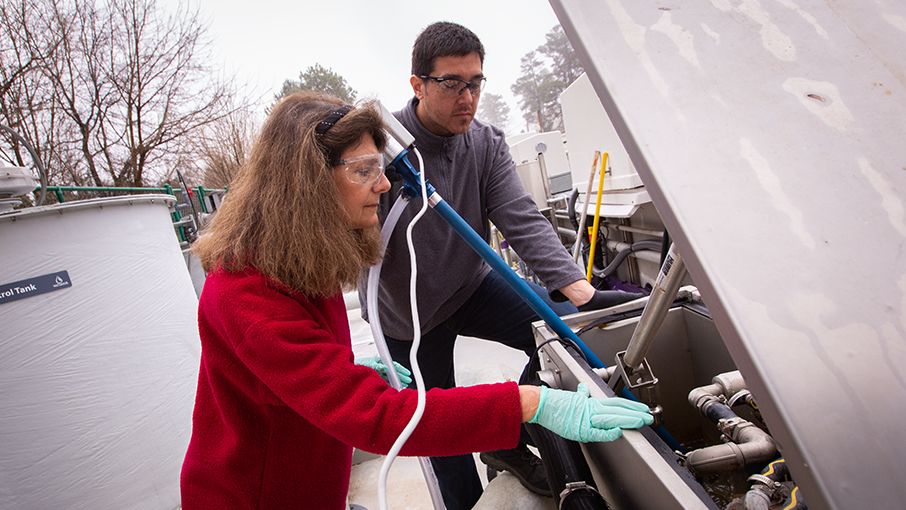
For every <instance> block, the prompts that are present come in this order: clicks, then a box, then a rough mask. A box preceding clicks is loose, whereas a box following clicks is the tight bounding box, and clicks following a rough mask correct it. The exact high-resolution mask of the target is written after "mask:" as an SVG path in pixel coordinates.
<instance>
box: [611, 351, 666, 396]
mask: <svg viewBox="0 0 906 510" xmlns="http://www.w3.org/2000/svg"><path fill="white" fill-rule="evenodd" d="M625 356H626V351H620V352H618V353H617V355H616V357H615V361H616V363H615V365H616V367H617V370H616V373H615V374H614V375H615V376H616V377H611V378H610V381H608V383H607V384H608V386H610V388H611V389H614V390H615V389H616V388H617V385H618V384H619V382H620V381H621V380H622V381H623V384H625V385H626V387H627V388H629V389H630V390H634V389H636V388H644V387H645V386H654V385H655V384H657V377H655V376H654V373H653V372H652V371H651V366H650V365H649V364H648V359H647V358H642V364H641V365H639V366H638V367H629V366H627V365H626V362H625V361H624V359H623V358H624V357H625Z"/></svg>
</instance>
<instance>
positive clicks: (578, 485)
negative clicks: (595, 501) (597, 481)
mask: <svg viewBox="0 0 906 510" xmlns="http://www.w3.org/2000/svg"><path fill="white" fill-rule="evenodd" d="M579 491H591V492H594V493H595V494H597V495H598V497H600V498H601V499H604V496H601V493H600V492H598V489H596V488H594V487H593V486H591V485H588V484H587V483H585V482H584V481H579V482H567V484H566V485H565V486H564V487H563V490H562V491H560V504H559V505H558V506H557V508H558V509H559V510H563V504H564V502H565V501H566V498H567V496H569V495H570V494H572V493H574V492H579Z"/></svg>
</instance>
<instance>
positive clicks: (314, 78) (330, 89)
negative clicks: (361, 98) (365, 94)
mask: <svg viewBox="0 0 906 510" xmlns="http://www.w3.org/2000/svg"><path fill="white" fill-rule="evenodd" d="M300 90H314V91H318V92H324V93H327V94H330V95H333V96H336V97H338V98H339V99H342V100H343V101H345V102H347V103H353V102H355V95H356V91H355V90H353V89H352V87H350V86H349V85H347V83H346V79H345V78H343V77H342V76H340V75H339V74H337V73H336V72H334V70H333V69H331V68H329V67H327V68H325V67H322V66H321V65H320V64H315V65H313V66H309V67H308V69H306V70H305V71H302V72H301V73H299V80H298V81H297V80H286V81H284V82H283V88H282V89H281V90H280V94H279V95H277V97H275V98H274V99H275V100H279V99H280V98H282V97H284V96H286V95H288V94H292V93H293V92H298V91H300Z"/></svg>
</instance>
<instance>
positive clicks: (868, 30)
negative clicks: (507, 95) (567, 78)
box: [551, 0, 906, 508]
mask: <svg viewBox="0 0 906 510" xmlns="http://www.w3.org/2000/svg"><path fill="white" fill-rule="evenodd" d="M551 3H552V5H553V7H554V11H555V12H556V13H557V16H558V17H559V19H560V21H561V24H562V25H563V28H564V30H565V31H566V33H567V35H568V37H569V38H570V41H571V42H572V43H573V47H574V48H576V50H577V52H578V53H579V54H580V57H581V58H582V60H583V63H584V65H585V69H586V71H587V72H588V74H589V77H590V78H591V81H592V84H593V86H594V88H595V90H596V92H597V94H598V96H599V98H600V99H601V102H602V104H603V105H604V108H605V109H606V110H607V112H608V115H609V116H610V117H611V119H613V122H614V124H615V127H616V129H617V132H618V133H619V135H620V138H621V140H622V142H623V144H624V145H625V147H626V149H627V150H628V152H629V155H630V158H631V159H632V161H633V164H634V165H635V167H636V169H637V170H638V172H639V174H640V175H641V177H642V179H643V181H644V183H645V185H646V187H647V188H648V190H649V192H650V193H651V196H652V199H653V200H654V203H655V205H656V207H657V209H658V211H659V212H660V213H661V215H662V216H663V219H664V223H665V225H666V226H667V228H668V229H669V231H670V233H671V235H672V237H673V238H674V239H675V241H676V243H677V246H678V247H679V249H680V252H681V253H682V254H683V257H684V258H685V260H686V264H687V266H688V270H689V272H690V274H691V275H692V278H693V280H694V281H695V283H696V285H697V286H698V287H699V289H700V290H701V294H702V296H703V298H704V300H705V302H707V303H708V305H709V308H710V309H711V311H712V312H713V314H714V319H715V323H716V324H717V327H718V329H719V331H720V332H721V336H722V337H723V338H724V340H725V341H726V342H727V346H728V349H729V350H730V353H731V355H732V356H733V358H734V361H735V362H736V364H737V365H738V367H739V369H740V370H741V371H742V372H743V374H744V375H745V377H746V381H747V382H748V383H749V384H750V386H751V389H752V391H753V393H754V394H755V396H756V397H757V398H758V400H759V404H760V406H761V409H762V411H763V413H764V416H765V418H766V420H767V422H768V424H769V426H770V427H771V432H772V434H773V436H774V438H775V439H776V440H777V441H778V443H779V445H780V448H781V451H782V452H783V454H784V456H785V457H786V458H787V462H788V463H789V464H790V465H791V469H792V472H793V474H794V476H795V477H796V480H797V482H798V483H799V485H800V487H801V489H802V492H803V494H804V495H805V498H806V500H807V502H808V503H809V506H810V507H811V508H900V507H902V504H903V501H906V484H904V483H902V482H903V480H906V441H904V438H903V436H902V434H903V430H904V427H903V423H904V422H906V411H904V401H906V375H904V370H903V367H904V366H906V143H904V141H906V59H904V57H902V55H903V51H904V49H906V4H904V3H903V2H895V1H892V0H887V1H885V0H876V1H856V0H851V1H848V2H833V1H796V0H777V1H759V0H745V1H740V0H711V1H710V2H704V1H693V2H678V1H675V0H674V1H663V0H661V1H656V2H653V1H624V2H621V1H617V0H606V1H598V2H588V1H583V0H552V1H551ZM605 149H606V148H605Z"/></svg>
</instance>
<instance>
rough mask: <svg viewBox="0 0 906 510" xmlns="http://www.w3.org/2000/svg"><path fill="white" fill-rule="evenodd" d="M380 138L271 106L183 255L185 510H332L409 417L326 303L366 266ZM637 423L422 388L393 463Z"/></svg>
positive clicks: (329, 115)
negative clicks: (522, 437)
mask: <svg viewBox="0 0 906 510" xmlns="http://www.w3.org/2000/svg"><path fill="white" fill-rule="evenodd" d="M382 128H383V126H382V123H381V119H380V115H379V114H378V113H377V112H376V110H375V108H374V107H373V106H372V105H370V104H366V105H363V106H360V107H357V108H356V107H352V106H348V105H344V104H343V103H342V102H340V101H339V100H337V99H335V98H332V97H330V96H325V95H320V94H314V93H299V94H294V95H291V96H288V97H286V98H285V99H283V100H282V101H281V102H280V103H279V104H278V105H277V106H276V107H275V108H274V110H273V112H272V113H271V114H270V116H269V117H268V119H267V121H266V122H265V125H264V127H263V128H262V131H261V133H260V135H259V137H258V139H257V141H256V143H255V145H254V147H253V149H252V152H251V155H250V157H249V160H248V162H247V163H246V164H245V165H244V166H243V167H242V168H241V169H240V170H239V173H238V174H237V176H236V178H235V180H234V181H233V183H232V184H231V185H230V192H229V194H228V196H227V198H226V200H225V201H224V203H223V206H222V207H221V208H220V210H219V211H218V213H217V216H216V217H215V218H214V221H213V223H212V225H211V227H210V229H209V231H208V232H207V233H206V234H205V235H203V236H202V237H201V238H200V239H199V240H198V241H197V242H196V243H195V245H194V249H195V252H196V253H197V254H198V256H199V257H200V259H201V261H202V264H203V265H204V267H205V269H206V270H207V271H209V275H208V277H207V280H206V282H205V286H204V290H203V292H202V295H201V299H200V301H199V307H198V323H199V331H200V334H201V342H202V355H201V369H200V373H199V379H198V391H197V395H196V402H195V412H194V415H193V424H192V439H191V441H190V443H189V448H188V452H187V453H186V458H185V461H184V463H183V469H182V475H181V487H182V505H183V508H184V509H185V510H195V509H198V508H211V509H218V510H219V509H228V508H230V509H231V508H241V509H246V508H249V509H251V508H255V509H263V508H274V509H289V508H316V509H328V510H330V509H342V508H345V500H346V493H347V489H348V486H349V473H350V469H351V456H352V448H353V447H356V448H360V449H363V450H367V451H371V452H376V453H386V452H387V451H388V450H389V449H390V447H391V445H392V444H393V442H394V441H395V439H396V437H397V436H398V435H399V434H400V432H401V431H402V430H403V427H404V426H405V425H406V422H407V421H408V420H409V418H410V417H411V416H412V413H413V412H414V410H415V406H416V392H415V391H413V390H402V391H397V390H395V389H393V388H391V387H390V386H388V385H387V383H386V382H385V381H384V380H383V379H382V378H381V377H380V376H379V375H378V373H377V372H375V371H374V370H373V369H371V368H367V367H364V366H360V365H356V364H354V362H353V354H352V349H351V345H350V336H349V325H348V323H347V318H346V309H345V306H344V303H343V298H342V294H341V288H342V287H344V286H346V287H349V286H351V285H353V284H354V282H355V280H356V278H357V277H358V275H359V274H360V272H361V270H362V269H363V268H366V267H368V266H369V265H371V264H373V263H375V262H376V261H377V260H379V258H380V247H379V246H380V245H379V242H380V239H379V232H378V218H377V203H378V196H379V195H380V194H381V193H384V192H386V191H387V190H388V189H389V187H390V186H389V182H388V181H387V179H386V177H385V176H384V174H383V163H382V159H381V155H380V150H381V149H382V148H383V147H384V144H385V142H386V139H385V135H384V131H383V129H382ZM646 411H647V408H646V407H645V406H644V405H641V404H637V403H634V402H629V401H623V400H622V399H606V400H598V399H591V398H588V393H587V391H584V392H583V391H580V392H566V391H560V390H551V389H547V388H538V387H534V386H518V385H517V384H516V383H512V382H510V383H500V384H487V385H479V386H472V387H466V388H454V389H448V390H437V389H435V390H431V391H429V392H428V394H427V406H426V410H425V413H424V417H423V418H422V420H421V422H420V423H419V425H418V427H417V428H416V430H415V432H414V433H413V434H412V436H411V437H410V438H409V440H408V442H407V443H406V445H405V447H404V448H403V450H402V452H401V453H402V454H403V455H426V456H428V455H435V456H436V455H452V454H461V453H467V452H474V451H485V450H498V449H504V448H512V447H513V446H515V445H516V443H517V440H518V438H519V425H520V423H521V422H524V421H531V422H533V423H538V424H540V425H542V426H545V427H547V428H549V429H551V430H553V431H554V432H556V433H558V434H560V435H563V436H564V437H568V438H571V439H574V440H579V441H601V440H610V439H613V438H615V437H618V436H619V432H620V428H630V427H633V428H635V427H639V426H642V425H644V424H650V423H651V417H650V415H648V414H647V412H646ZM464 429H465V430H467V433H463V431H464Z"/></svg>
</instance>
